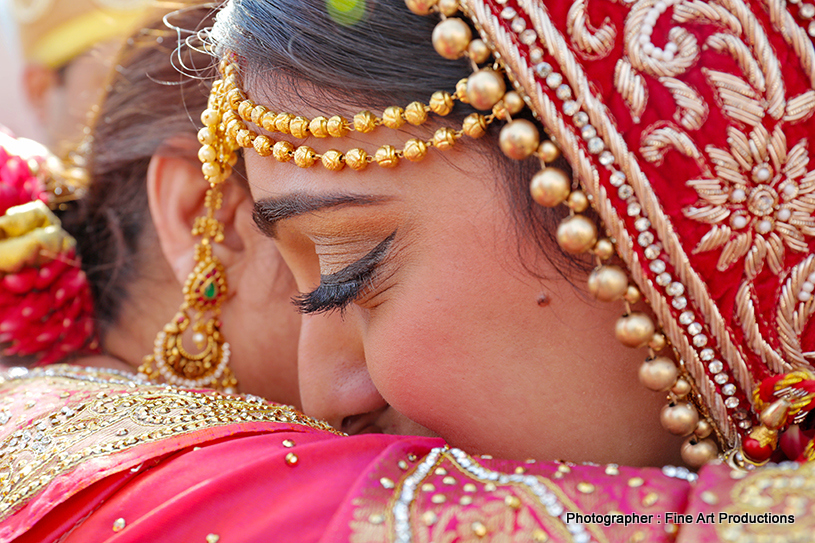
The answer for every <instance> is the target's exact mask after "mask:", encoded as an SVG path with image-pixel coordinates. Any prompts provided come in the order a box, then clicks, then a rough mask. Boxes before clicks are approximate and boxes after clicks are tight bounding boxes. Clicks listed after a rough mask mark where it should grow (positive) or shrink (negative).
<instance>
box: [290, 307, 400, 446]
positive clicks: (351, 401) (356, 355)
mask: <svg viewBox="0 0 815 543" xmlns="http://www.w3.org/2000/svg"><path fill="white" fill-rule="evenodd" d="M298 373H299V380H300V401H301V402H302V405H303V411H304V412H305V413H306V414H307V415H310V416H312V417H315V418H318V419H322V420H325V421H326V422H328V423H329V424H330V425H331V426H333V427H334V428H336V429H338V430H342V431H345V432H348V433H356V432H358V431H362V430H365V429H366V427H367V426H368V425H371V424H375V419H376V416H377V415H378V414H379V412H381V411H382V410H383V409H384V408H386V407H387V403H386V402H385V400H383V399H382V396H380V394H379V391H377V389H376V386H374V383H373V381H372V380H371V377H370V375H369V374H368V368H367V366H366V365H365V351H364V348H363V343H362V338H361V336H360V331H359V327H358V326H356V324H355V318H354V315H353V309H352V310H351V311H348V312H347V313H346V314H345V315H344V316H343V315H340V314H339V313H338V312H334V313H329V314H321V315H303V320H302V323H301V328H300V346H299V353H298Z"/></svg>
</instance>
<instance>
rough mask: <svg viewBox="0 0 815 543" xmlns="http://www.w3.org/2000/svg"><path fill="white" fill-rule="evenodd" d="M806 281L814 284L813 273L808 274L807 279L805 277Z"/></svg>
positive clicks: (814, 276)
mask: <svg viewBox="0 0 815 543" xmlns="http://www.w3.org/2000/svg"><path fill="white" fill-rule="evenodd" d="M807 281H809V282H810V283H815V272H812V273H810V274H809V277H807Z"/></svg>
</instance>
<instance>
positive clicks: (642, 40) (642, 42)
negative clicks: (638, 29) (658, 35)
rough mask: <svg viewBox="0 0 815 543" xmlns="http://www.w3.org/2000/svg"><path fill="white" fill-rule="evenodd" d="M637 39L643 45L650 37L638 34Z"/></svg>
mask: <svg viewBox="0 0 815 543" xmlns="http://www.w3.org/2000/svg"><path fill="white" fill-rule="evenodd" d="M637 41H639V42H640V45H645V44H646V43H649V42H650V41H651V38H650V37H648V36H646V35H645V34H640V35H639V37H638V38H637Z"/></svg>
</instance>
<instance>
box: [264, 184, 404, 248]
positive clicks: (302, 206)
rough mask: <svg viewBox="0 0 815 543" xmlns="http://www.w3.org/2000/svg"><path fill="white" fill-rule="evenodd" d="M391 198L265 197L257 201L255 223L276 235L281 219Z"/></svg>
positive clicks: (268, 234)
mask: <svg viewBox="0 0 815 543" xmlns="http://www.w3.org/2000/svg"><path fill="white" fill-rule="evenodd" d="M388 200H390V198H389V197H385V196H371V195H359V194H327V195H319V196H318V195H314V194H306V193H293V194H287V195H286V196H282V197H280V198H265V199H263V200H258V201H257V202H255V210H254V212H253V214H252V216H253V218H254V220H255V224H257V225H258V227H259V228H260V229H261V230H262V231H263V233H264V234H266V235H267V236H269V237H276V230H277V225H278V223H279V222H280V221H284V220H286V219H291V218H292V217H297V216H298V215H304V214H306V213H314V212H315V211H322V210H324V209H333V208H338V207H346V206H367V205H380V204H383V203H385V202H387V201H388Z"/></svg>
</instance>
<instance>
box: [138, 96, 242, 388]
mask: <svg viewBox="0 0 815 543" xmlns="http://www.w3.org/2000/svg"><path fill="white" fill-rule="evenodd" d="M212 102H213V99H212V98H211V99H210V103H212ZM213 128H214V125H208V126H207V127H205V128H203V129H201V131H200V132H199V134H198V139H199V141H201V143H202V144H203V145H204V147H202V149H201V151H200V152H199V153H198V156H199V158H200V159H201V161H202V163H203V166H202V172H203V174H204V177H205V178H206V180H207V181H208V182H209V184H210V186H209V189H207V193H206V197H205V200H204V205H205V207H206V210H207V211H206V215H204V216H203V217H198V218H197V219H196V220H195V223H194V224H193V228H192V234H193V235H194V236H201V241H200V242H199V243H198V245H196V247H195V262H196V265H195V267H194V268H193V270H192V272H191V273H190V275H189V277H188V278H187V282H186V284H185V285H184V291H183V292H184V302H183V303H182V304H181V308H180V309H179V311H178V313H177V314H176V316H175V317H174V318H173V320H172V321H170V323H168V324H167V325H165V326H164V328H163V329H162V330H161V331H160V332H159V333H158V335H157V336H156V340H155V343H154V348H153V354H151V355H148V356H146V357H145V358H144V361H143V362H142V365H141V366H140V367H139V372H140V373H143V374H145V375H146V376H147V377H148V378H149V379H151V380H158V379H161V378H163V379H164V380H165V381H167V382H168V383H170V384H173V385H178V386H186V387H207V388H213V389H216V390H224V391H225V392H235V391H236V390H237V386H238V381H237V379H236V378H235V376H234V374H233V373H232V370H231V369H230V368H229V366H228V364H229V358H230V354H231V351H230V347H229V343H227V342H226V341H225V340H224V337H223V335H222V334H221V330H220V328H221V323H220V319H219V316H220V312H221V305H222V304H223V301H224V299H225V298H226V295H227V292H228V290H229V289H228V286H227V281H226V272H225V270H224V267H223V265H222V264H221V262H220V260H218V257H216V256H215V254H214V253H213V250H212V245H213V244H214V243H221V242H222V241H223V239H224V225H223V224H222V223H221V222H220V221H218V219H217V218H215V212H216V211H217V210H218V209H220V208H221V205H222V203H223V194H222V186H223V183H224V181H225V180H226V179H227V178H228V177H229V175H231V173H232V166H234V165H235V163H236V162H237V155H236V154H235V150H236V148H235V147H234V146H233V145H232V144H231V143H230V141H229V140H219V139H218V138H217V137H216V134H215V131H214V130H213ZM190 310H192V311H194V312H195V319H194V321H193V320H192V319H190V316H189V315H188V311H190ZM207 314H209V318H205V316H206V315H207ZM190 325H192V332H193V334H192V341H193V343H194V344H195V346H196V347H197V348H198V349H199V352H198V353H197V354H193V353H190V352H189V351H188V350H187V349H186V348H185V347H184V333H185V332H186V331H187V330H188V329H189V328H190Z"/></svg>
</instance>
